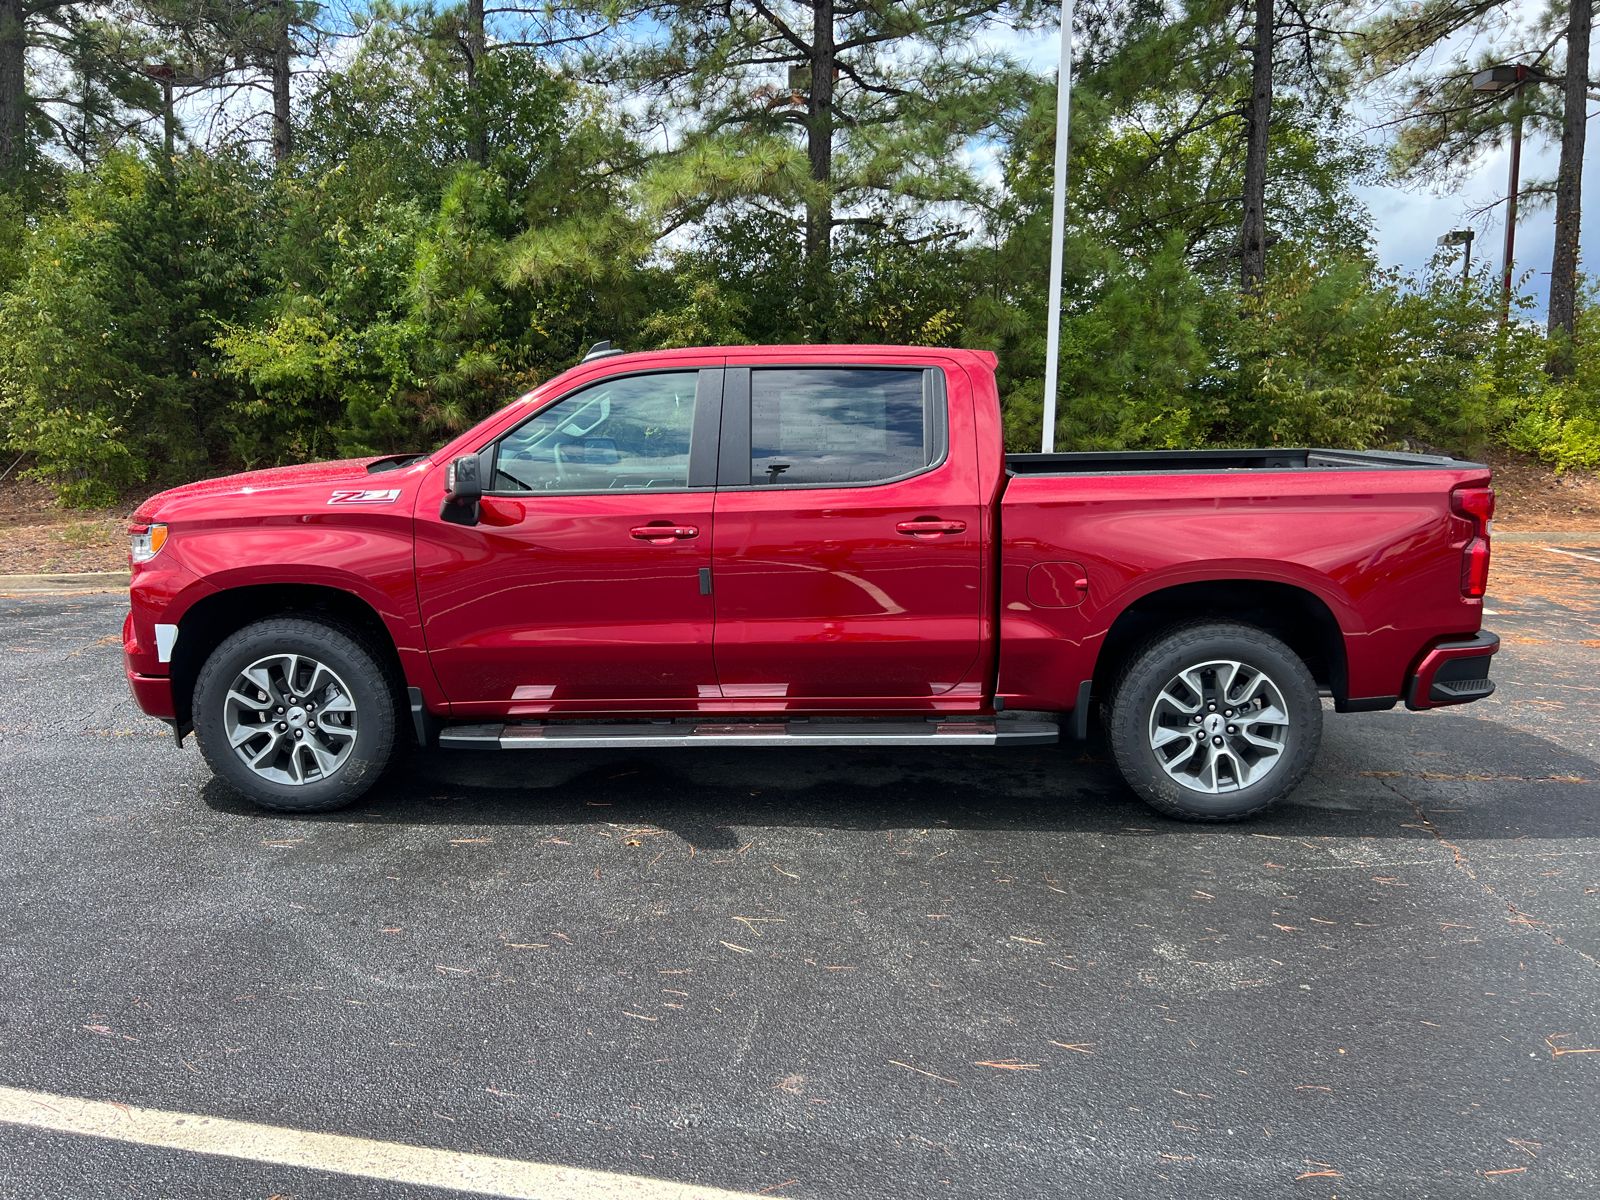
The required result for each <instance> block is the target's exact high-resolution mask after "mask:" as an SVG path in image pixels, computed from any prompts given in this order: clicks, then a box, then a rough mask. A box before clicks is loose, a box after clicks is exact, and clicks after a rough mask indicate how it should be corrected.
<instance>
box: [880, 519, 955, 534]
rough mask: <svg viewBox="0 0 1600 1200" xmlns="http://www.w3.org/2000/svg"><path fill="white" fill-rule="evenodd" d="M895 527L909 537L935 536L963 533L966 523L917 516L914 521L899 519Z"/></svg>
mask: <svg viewBox="0 0 1600 1200" xmlns="http://www.w3.org/2000/svg"><path fill="white" fill-rule="evenodd" d="M895 529H896V530H898V531H899V532H900V533H904V534H908V535H909V536H911V537H937V536H938V535H939V534H941V533H965V532H966V531H967V523H966V522H965V521H941V520H938V519H937V518H935V517H919V518H918V519H917V520H915V521H901V522H900V523H899V524H898V525H896V526H895Z"/></svg>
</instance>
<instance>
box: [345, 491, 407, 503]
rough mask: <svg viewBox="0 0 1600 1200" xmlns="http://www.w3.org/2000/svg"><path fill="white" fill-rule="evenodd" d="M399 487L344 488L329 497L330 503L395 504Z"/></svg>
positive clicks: (398, 494)
mask: <svg viewBox="0 0 1600 1200" xmlns="http://www.w3.org/2000/svg"><path fill="white" fill-rule="evenodd" d="M398 499H400V489H399V488H343V489H340V490H339V491H337V492H335V493H334V494H333V495H331V496H329V497H328V503H329V504H393V503H394V502H395V501H396V500H398Z"/></svg>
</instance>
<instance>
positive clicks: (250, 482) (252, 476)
mask: <svg viewBox="0 0 1600 1200" xmlns="http://www.w3.org/2000/svg"><path fill="white" fill-rule="evenodd" d="M409 457H413V458H420V457H421V456H409ZM389 463H394V464H395V465H396V466H407V465H410V463H409V462H408V456H400V455H392V454H388V455H373V456H371V457H369V458H342V459H338V460H335V461H333V462H317V463H305V464H304V465H301V466H293V467H269V468H267V469H266V470H262V471H241V472H240V473H239V474H237V475H223V476H220V477H218V478H216V479H199V480H196V481H195V482H194V483H186V484H183V485H182V486H181V487H175V488H170V489H168V490H167V491H164V492H159V493H157V494H156V495H154V496H151V497H150V499H148V500H146V501H145V502H144V503H143V504H141V505H139V507H138V509H137V510H136V511H135V512H134V514H133V518H132V520H133V521H134V522H135V523H145V522H149V521H156V520H160V519H162V516H163V515H164V514H165V513H167V512H169V511H171V510H172V509H175V508H186V509H190V510H191V512H192V511H193V508H194V506H195V502H196V501H200V502H203V503H209V502H212V501H219V500H225V499H228V498H231V497H252V496H271V495H274V494H277V493H282V492H288V491H293V490H296V489H300V488H307V487H319V486H320V487H330V488H331V486H332V485H337V484H341V483H348V484H349V485H350V486H351V487H352V488H355V487H360V488H375V489H381V488H384V487H394V486H396V485H398V483H399V479H398V478H397V476H398V475H399V474H400V472H399V471H391V470H385V469H380V470H378V471H372V470H369V468H371V467H374V466H377V465H379V464H383V465H385V466H387V464H389ZM386 481H392V482H386Z"/></svg>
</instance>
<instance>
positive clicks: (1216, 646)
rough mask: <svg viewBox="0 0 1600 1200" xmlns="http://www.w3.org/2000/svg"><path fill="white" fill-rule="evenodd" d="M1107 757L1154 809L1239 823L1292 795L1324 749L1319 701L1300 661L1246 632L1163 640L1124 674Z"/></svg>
mask: <svg viewBox="0 0 1600 1200" xmlns="http://www.w3.org/2000/svg"><path fill="white" fill-rule="evenodd" d="M1107 724H1108V732H1109V734H1110V739H1111V751H1112V755H1113V756H1114V757H1115V759H1116V762H1117V767H1118V768H1119V769H1120V770H1121V772H1122V776H1123V778H1124V779H1126V780H1127V782H1128V785H1129V786H1130V787H1131V788H1133V790H1134V791H1135V792H1137V793H1138V794H1139V796H1140V797H1141V798H1142V799H1144V801H1145V802H1146V803H1148V804H1149V805H1150V806H1151V807H1152V808H1154V809H1156V810H1157V811H1158V812H1161V813H1164V814H1166V815H1167V816H1169V817H1178V818H1181V819H1184V820H1191V821H1236V820H1239V819H1240V818H1241V817H1248V816H1251V815H1253V814H1255V813H1258V812H1260V811H1261V810H1262V809H1264V808H1266V807H1267V806H1268V805H1270V804H1273V803H1274V802H1276V801H1278V800H1281V799H1282V798H1283V797H1284V796H1287V795H1288V794H1289V793H1290V792H1291V791H1293V790H1294V789H1295V788H1296V787H1297V786H1298V785H1299V783H1300V781H1301V780H1302V779H1304V778H1305V775H1306V772H1307V771H1309V770H1310V769H1311V763H1312V760H1313V759H1314V758H1315V757H1316V753H1317V746H1318V744H1319V743H1320V742H1321V740H1322V701H1321V699H1320V698H1319V696H1318V694H1317V685H1316V681H1315V680H1314V679H1313V678H1312V677H1311V672H1310V671H1309V670H1308V669H1307V667H1306V664H1305V663H1304V662H1303V661H1301V659H1300V656H1299V655H1297V654H1296V653H1295V652H1294V651H1293V650H1291V649H1289V647H1288V646H1286V645H1285V644H1284V643H1283V642H1281V641H1279V640H1278V639H1277V638H1275V637H1273V636H1272V635H1271V634H1268V633H1266V632H1265V631H1263V630H1261V629H1257V628H1255V627H1254V626H1250V625H1243V624H1237V623H1232V622H1202V623H1196V624H1192V625H1184V626H1180V627H1178V628H1176V629H1171V630H1168V631H1167V632H1166V633H1163V634H1162V635H1160V636H1159V637H1157V638H1155V639H1154V640H1152V641H1150V642H1149V643H1147V644H1146V645H1145V646H1144V648H1143V649H1141V650H1140V651H1139V652H1138V653H1136V654H1135V655H1134V656H1133V657H1132V658H1131V659H1130V660H1129V662H1128V664H1127V666H1126V667H1124V668H1123V670H1122V673H1121V675H1120V676H1119V677H1118V679H1117V682H1116V684H1115V686H1114V687H1113V689H1112V694H1111V698H1110V714H1109V718H1108V722H1107Z"/></svg>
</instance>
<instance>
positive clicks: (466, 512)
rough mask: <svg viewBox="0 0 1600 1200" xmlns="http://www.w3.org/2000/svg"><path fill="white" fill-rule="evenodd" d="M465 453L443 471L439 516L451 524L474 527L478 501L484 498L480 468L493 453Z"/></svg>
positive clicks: (476, 521) (476, 520) (488, 451)
mask: <svg viewBox="0 0 1600 1200" xmlns="http://www.w3.org/2000/svg"><path fill="white" fill-rule="evenodd" d="M493 453H494V452H493V450H487V451H485V452H484V453H483V454H466V455H463V456H462V457H460V458H458V459H456V460H454V461H453V462H452V463H451V464H450V465H449V466H448V467H446V468H445V480H444V503H443V504H441V505H440V506H439V516H440V518H441V519H442V520H445V521H449V522H450V523H451V524H452V525H476V524H477V523H478V519H479V504H478V501H479V500H481V499H482V498H483V468H484V460H485V458H486V457H488V456H491V455H492V454H493Z"/></svg>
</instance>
